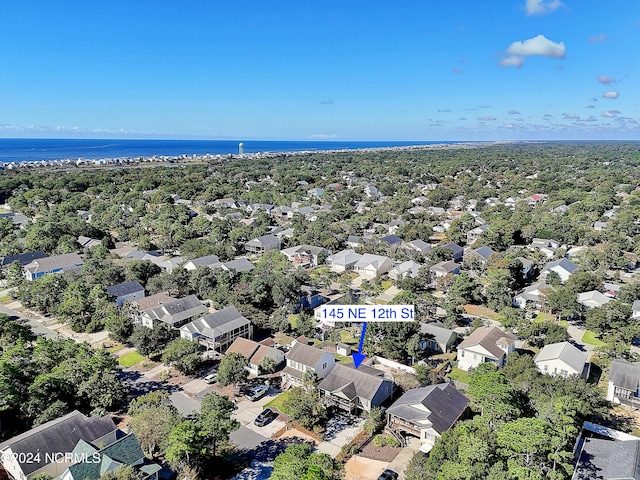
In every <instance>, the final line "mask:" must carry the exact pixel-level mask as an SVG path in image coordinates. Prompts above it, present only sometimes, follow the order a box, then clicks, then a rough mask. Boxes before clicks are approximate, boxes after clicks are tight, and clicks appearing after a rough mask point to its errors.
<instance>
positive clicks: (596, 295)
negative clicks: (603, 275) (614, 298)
mask: <svg viewBox="0 0 640 480" xmlns="http://www.w3.org/2000/svg"><path fill="white" fill-rule="evenodd" d="M610 301H611V298H610V297H607V296H606V295H605V294H604V293H600V292H599V291H597V290H591V291H589V292H584V293H579V294H578V303H581V304H582V305H584V306H585V307H601V306H602V305H604V304H605V303H609V302H610Z"/></svg>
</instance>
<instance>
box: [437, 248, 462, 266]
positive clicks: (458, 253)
mask: <svg viewBox="0 0 640 480" xmlns="http://www.w3.org/2000/svg"><path fill="white" fill-rule="evenodd" d="M440 248H444V249H447V250H451V253H452V254H453V261H454V262H459V261H460V260H462V256H463V255H464V248H462V247H461V246H460V245H456V244H455V243H447V244H446V245H441V246H440Z"/></svg>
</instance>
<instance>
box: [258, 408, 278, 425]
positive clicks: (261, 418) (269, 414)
mask: <svg viewBox="0 0 640 480" xmlns="http://www.w3.org/2000/svg"><path fill="white" fill-rule="evenodd" d="M277 416H278V412H276V411H275V410H272V409H270V408H265V409H264V410H263V411H262V413H260V415H258V416H257V417H256V419H255V420H254V421H253V423H255V424H256V425H257V426H258V427H264V426H265V425H266V424H268V423H269V422H271V420H273V419H274V418H276V417H277Z"/></svg>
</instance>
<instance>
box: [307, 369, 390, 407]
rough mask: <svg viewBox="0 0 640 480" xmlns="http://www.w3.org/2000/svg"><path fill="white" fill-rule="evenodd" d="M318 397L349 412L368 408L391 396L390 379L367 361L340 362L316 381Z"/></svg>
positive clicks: (377, 405)
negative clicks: (318, 381)
mask: <svg viewBox="0 0 640 480" xmlns="http://www.w3.org/2000/svg"><path fill="white" fill-rule="evenodd" d="M318 390H319V391H320V398H321V400H322V401H323V402H324V403H325V404H326V405H328V406H334V407H336V408H339V409H340V410H344V411H347V412H349V413H355V412H357V411H361V410H363V411H365V412H369V411H371V408H372V407H379V406H380V405H382V404H383V403H384V402H386V401H387V400H389V399H390V398H391V395H392V394H393V381H391V380H390V379H388V378H385V377H384V373H383V372H381V371H380V370H377V369H375V368H372V367H369V366H367V365H360V366H359V367H358V368H355V367H354V365H353V364H348V365H343V364H341V363H339V364H337V365H336V366H334V367H333V369H332V370H331V371H330V372H329V374H328V375H327V376H326V377H325V378H324V379H323V380H322V381H321V382H320V384H319V385H318Z"/></svg>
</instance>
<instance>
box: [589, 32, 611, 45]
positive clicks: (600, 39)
mask: <svg viewBox="0 0 640 480" xmlns="http://www.w3.org/2000/svg"><path fill="white" fill-rule="evenodd" d="M606 39H607V36H606V35H605V34H604V33H601V34H600V35H591V36H590V37H589V43H598V42H604V41H605V40H606Z"/></svg>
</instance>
